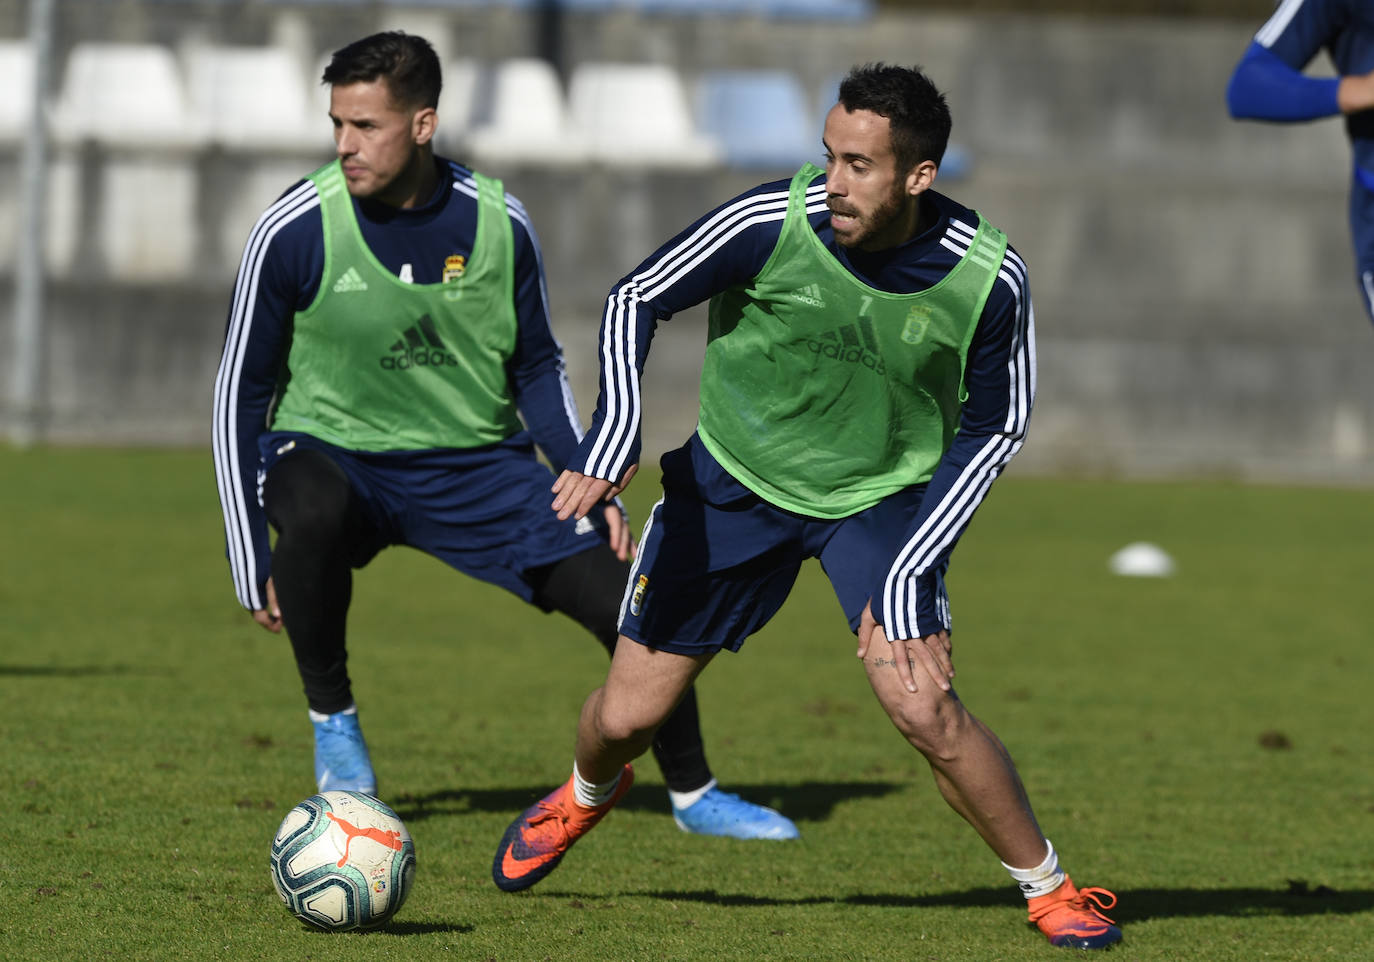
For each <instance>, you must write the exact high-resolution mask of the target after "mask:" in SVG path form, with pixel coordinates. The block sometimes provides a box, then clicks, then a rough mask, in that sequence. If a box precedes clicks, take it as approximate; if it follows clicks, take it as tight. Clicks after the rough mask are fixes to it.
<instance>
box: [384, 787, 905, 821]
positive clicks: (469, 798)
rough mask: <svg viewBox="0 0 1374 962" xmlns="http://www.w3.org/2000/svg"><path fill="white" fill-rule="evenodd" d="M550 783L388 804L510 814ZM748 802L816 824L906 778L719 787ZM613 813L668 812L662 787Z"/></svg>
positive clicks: (415, 815) (415, 813) (409, 814)
mask: <svg viewBox="0 0 1374 962" xmlns="http://www.w3.org/2000/svg"><path fill="white" fill-rule="evenodd" d="M554 787H555V786H553V785H549V786H547V787H543V788H472V789H451V790H444V791H438V792H429V793H426V794H420V795H416V794H405V795H398V796H396V797H395V798H392V799H389V800H388V803H389V804H390V805H391V807H392V808H394V809H395V810H396V814H398V815H400V816H401V818H403V819H404V820H405V821H406V822H418V821H423V820H424V819H427V818H433V817H435V816H443V815H458V814H462V813H464V812H500V813H509V815H510V816H511V818H514V817H515V816H516V815H518V814H519V813H520V812H522V811H524V810H525V809H526V808H528V807H529V806H531V805H533V804H534V803H535V802H536V801H538V800H539V799H541V798H543V797H544V796H545V795H546V794H548V792H550V791H551V790H552V789H553V788H554ZM723 787H724V788H726V789H728V790H729V791H731V792H735V793H736V794H738V795H740V796H742V797H743V798H746V799H748V800H749V801H752V802H759V803H760V804H764V805H775V806H778V807H780V808H781V809H782V811H783V812H784V813H785V814H786V815H787V816H788V817H789V818H791V819H792V820H793V821H798V822H818V821H822V820H824V819H826V818H829V817H830V815H831V813H832V812H833V811H834V809H835V806H836V805H838V804H839V803H841V802H847V801H850V800H852V799H856V798H878V797H881V796H884V795H890V794H892V793H893V792H899V791H902V790H904V789H905V788H906V787H907V784H906V783H905V782H800V783H790V784H781V783H755V784H751V785H740V784H732V785H727V786H723ZM616 810H617V811H632V812H662V813H664V814H666V813H667V812H668V798H667V792H666V790H665V789H664V788H663V787H662V786H660V785H639V786H636V787H634V788H632V789H630V791H629V793H628V794H627V795H626V796H625V797H624V798H623V799H621V801H620V804H619V805H617V806H616Z"/></svg>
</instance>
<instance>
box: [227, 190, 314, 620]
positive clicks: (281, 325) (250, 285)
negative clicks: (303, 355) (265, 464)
mask: <svg viewBox="0 0 1374 962" xmlns="http://www.w3.org/2000/svg"><path fill="white" fill-rule="evenodd" d="M312 219H313V231H314V233H315V234H319V231H320V226H319V225H320V218H319V205H318V200H317V199H316V197H315V193H314V187H313V185H310V184H308V183H303V184H301V185H298V186H297V187H295V188H293V189H292V190H290V191H288V192H287V193H286V194H284V195H283V196H282V198H281V199H280V200H278V201H277V203H276V204H274V205H273V206H272V207H271V208H269V209H268V210H267V212H266V213H264V214H263V215H262V217H261V218H259V220H258V223H257V225H256V226H255V227H254V228H253V232H252V233H251V234H250V235H249V239H248V243H247V245H246V247H245V249H244V253H243V259H242V261H241V262H240V265H239V271H238V275H237V277H236V279H235V282H234V294H233V298H232V300H231V302H230V310H229V317H228V322H227V324H226V327H225V340H224V351H223V354H222V355H221V357H220V363H219V370H218V373H217V375H216V377H215V387H214V404H213V410H214V422H213V426H212V429H211V436H212V442H213V450H214V461H215V477H216V481H217V483H218V487H219V499H220V507H221V510H222V511H223V515H224V534H225V545H226V554H227V555H228V559H229V569H230V573H231V575H232V576H233V581H234V591H235V594H236V595H237V596H238V599H239V603H240V604H242V605H243V606H244V607H245V608H247V609H248V610H249V611H253V612H265V613H266V615H265V617H264V618H259V619H258V620H259V621H262V622H264V623H265V624H266V622H267V621H271V620H273V616H272V615H271V609H272V607H273V605H272V604H271V601H270V600H269V587H270V581H269V578H270V575H271V550H270V547H269V541H268V530H267V517H266V515H265V513H264V512H263V508H262V505H261V503H260V502H259V495H258V487H259V483H260V478H259V466H260V458H259V455H258V436H259V435H260V434H262V433H263V431H265V430H266V429H267V417H268V412H269V410H270V408H271V404H272V397H273V394H274V392H275V390H276V385H277V375H278V372H279V370H280V366H281V363H282V357H283V353H284V351H285V349H286V343H287V338H288V333H289V329H290V320H291V316H292V314H293V313H294V311H295V310H296V307H297V306H298V304H299V301H300V299H301V298H302V297H303V296H309V293H308V292H306V293H305V294H303V293H302V291H301V289H300V283H299V281H298V278H299V277H301V276H302V273H303V271H304V270H305V269H304V268H303V266H302V265H303V264H305V263H308V262H309V260H310V258H311V256H312V255H311V252H310V251H309V249H307V248H304V247H302V246H301V245H299V244H298V243H297V239H298V238H299V237H300V236H301V235H302V233H303V232H305V233H308V230H309V229H310V228H308V227H307V226H306V225H308V224H310V223H311V222H312ZM303 229H304V230H303ZM321 263H322V261H321ZM319 270H320V267H319V266H317V267H316V268H315V273H314V275H313V276H314V277H316V278H318V273H319ZM301 306H303V305H301ZM255 617H256V615H255ZM267 627H272V626H271V625H267Z"/></svg>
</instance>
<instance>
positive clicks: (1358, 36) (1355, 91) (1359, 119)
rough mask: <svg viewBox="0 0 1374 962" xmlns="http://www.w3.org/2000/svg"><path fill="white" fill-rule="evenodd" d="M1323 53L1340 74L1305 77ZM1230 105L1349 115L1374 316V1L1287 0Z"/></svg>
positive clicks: (1356, 219) (1353, 190) (1247, 63)
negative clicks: (1305, 70) (1310, 65)
mask: <svg viewBox="0 0 1374 962" xmlns="http://www.w3.org/2000/svg"><path fill="white" fill-rule="evenodd" d="M1323 50H1325V51H1326V52H1327V53H1328V54H1329V55H1330V57H1331V60H1332V62H1333V63H1334V64H1335V66H1336V71H1337V72H1338V74H1339V76H1336V77H1312V76H1308V75H1306V74H1304V73H1303V70H1304V69H1306V68H1307V66H1308V65H1309V64H1310V63H1311V62H1312V60H1313V59H1314V58H1315V57H1316V56H1317V54H1318V53H1320V52H1321V51H1323ZM1226 105H1227V107H1228V109H1229V110H1230V111H1231V116H1232V117H1235V118H1236V119H1238V120H1269V121H1274V122H1277V123H1301V122H1304V121H1310V120H1318V119H1320V118H1322V117H1334V116H1338V115H1342V114H1343V115H1345V129H1346V133H1347V134H1348V135H1349V137H1350V144H1351V147H1352V150H1353V153H1354V158H1353V159H1354V163H1353V166H1352V169H1351V177H1350V233H1351V239H1352V241H1353V242H1354V247H1355V270H1356V275H1357V277H1358V280H1359V285H1360V291H1361V294H1362V295H1363V301H1364V306H1365V311H1366V313H1367V314H1368V315H1369V317H1370V319H1371V320H1374V3H1369V2H1367V0H1283V2H1281V3H1280V4H1279V5H1278V9H1277V10H1275V11H1274V14H1273V16H1271V17H1270V18H1269V19H1268V20H1267V21H1265V23H1264V26H1262V27H1260V29H1259V32H1257V33H1256V34H1255V36H1254V39H1253V40H1252V41H1251V42H1250V46H1249V47H1247V48H1246V50H1245V53H1244V54H1243V55H1242V56H1241V58H1240V62H1239V63H1237V64H1236V67H1235V70H1234V71H1233V72H1232V74H1231V80H1230V83H1229V84H1228V85H1227V88H1226Z"/></svg>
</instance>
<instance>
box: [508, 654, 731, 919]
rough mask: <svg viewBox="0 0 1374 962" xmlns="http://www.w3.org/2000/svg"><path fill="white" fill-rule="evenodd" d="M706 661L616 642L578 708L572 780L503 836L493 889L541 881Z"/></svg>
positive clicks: (627, 779) (595, 816) (605, 802)
mask: <svg viewBox="0 0 1374 962" xmlns="http://www.w3.org/2000/svg"><path fill="white" fill-rule="evenodd" d="M710 660H711V656H710V655H701V656H697V657H687V656H684V655H673V654H668V653H665V652H661V651H654V650H653V649H650V648H646V647H644V646H643V645H640V644H638V643H637V642H634V641H631V640H630V639H628V638H625V637H624V636H622V637H621V638H620V639H619V641H618V642H617V643H616V648H615V654H614V656H612V658H611V670H610V673H609V674H608V675H607V676H606V683H605V684H604V685H602V686H601V687H600V688H598V689H597V690H596V691H594V692H592V693H591V695H589V696H588V697H587V700H586V702H585V703H584V704H583V707H582V717H581V720H580V722H579V724H578V733H577V760H576V764H575V765H574V766H573V775H572V778H570V779H568V781H566V782H565V783H563V784H562V785H560V786H559V787H558V788H556V789H554V790H553V791H552V792H550V793H549V794H548V795H546V796H544V798H542V799H540V800H539V801H538V802H536V803H535V804H534V805H531V806H530V807H529V808H527V809H525V811H523V812H521V813H520V816H519V817H518V818H516V819H515V821H513V822H511V824H510V825H509V826H508V827H507V828H506V832H505V834H504V835H502V836H501V841H500V843H499V844H498V845H497V847H496V855H495V857H494V858H493V859H492V865H491V874H492V880H493V881H494V882H495V883H496V885H497V887H498V888H500V889H502V890H503V891H507V892H518V891H521V890H522V889H527V888H529V887H530V886H531V885H534V884H536V883H537V882H539V881H540V880H541V879H543V878H544V877H545V876H547V875H548V874H549V873H550V872H552V871H553V870H554V869H555V868H557V866H558V864H559V863H560V862H561V861H562V860H563V856H564V855H566V854H567V852H568V849H570V848H572V846H573V843H574V842H576V841H577V840H578V839H579V838H581V837H582V836H583V835H585V834H587V832H589V831H591V830H592V828H593V827H594V826H595V825H596V824H597V823H598V822H599V821H601V819H602V818H603V817H604V816H605V815H606V813H607V812H609V811H610V810H611V809H612V808H613V807H614V806H615V803H616V802H618V801H619V800H620V799H621V798H622V797H623V796H624V795H625V793H626V792H627V791H629V788H630V784H631V782H632V781H633V779H634V770H633V769H632V768H631V767H630V762H631V761H633V760H634V759H635V758H638V757H639V756H640V755H642V754H643V753H644V752H645V751H646V750H648V748H649V745H650V744H651V743H652V741H653V737H654V732H655V730H657V728H658V726H659V725H661V724H662V723H663V720H664V719H665V718H667V717H668V716H669V714H671V713H672V711H673V709H674V708H675V707H676V706H677V703H678V702H679V701H680V700H681V699H682V696H683V695H684V694H685V693H686V692H687V690H688V689H689V688H690V687H691V685H692V682H693V681H694V680H695V679H696V676H697V675H698V674H699V673H700V672H701V669H702V668H704V667H705V666H706V663H707V662H708V661H710Z"/></svg>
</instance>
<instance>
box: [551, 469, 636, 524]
mask: <svg viewBox="0 0 1374 962" xmlns="http://www.w3.org/2000/svg"><path fill="white" fill-rule="evenodd" d="M638 470H639V465H638V464H632V465H630V467H629V469H628V470H627V471H626V472H625V476H624V477H623V478H621V479H620V483H619V484H612V483H611V482H610V481H607V480H606V479H605V478H593V477H590V476H588V475H585V474H582V473H580V472H578V471H572V470H566V471H564V472H563V473H562V474H560V475H559V476H558V480H557V481H555V482H554V483H553V493H554V499H553V504H552V505H551V507H552V508H553V510H554V511H555V512H557V514H558V520H559V521H567V520H568V519H569V518H577V519H578V520H579V521H580V520H582V519H583V518H585V517H586V516H587V512H588V511H590V510H592V508H593V507H595V506H596V505H597V504H598V503H599V502H602V501H609V500H611V499H612V498H614V497H615V496H616V495H618V494H620V492H622V491H624V490H625V488H626V487H627V486H628V485H629V483H630V481H631V479H633V478H634V476H635V472H636V471H638Z"/></svg>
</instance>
